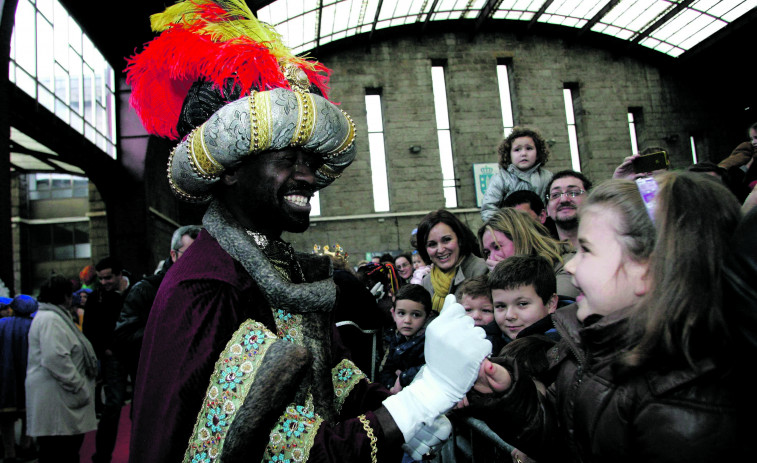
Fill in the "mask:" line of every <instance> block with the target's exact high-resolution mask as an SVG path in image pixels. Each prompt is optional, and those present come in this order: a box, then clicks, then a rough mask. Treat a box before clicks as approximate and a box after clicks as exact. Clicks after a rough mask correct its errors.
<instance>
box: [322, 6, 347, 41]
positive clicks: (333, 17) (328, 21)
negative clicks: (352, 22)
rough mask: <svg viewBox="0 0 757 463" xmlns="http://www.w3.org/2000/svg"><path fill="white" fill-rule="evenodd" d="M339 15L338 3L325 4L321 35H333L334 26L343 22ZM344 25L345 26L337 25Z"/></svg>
mask: <svg viewBox="0 0 757 463" xmlns="http://www.w3.org/2000/svg"><path fill="white" fill-rule="evenodd" d="M339 19H340V18H338V16H337V7H336V5H329V6H324V7H323V10H321V35H331V34H333V33H334V32H335V29H334V26H336V25H337V24H343V22H342V21H339ZM336 27H343V26H336Z"/></svg>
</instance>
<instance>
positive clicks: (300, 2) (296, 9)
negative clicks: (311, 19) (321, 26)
mask: <svg viewBox="0 0 757 463" xmlns="http://www.w3.org/2000/svg"><path fill="white" fill-rule="evenodd" d="M287 3H288V5H287V15H288V16H289V17H290V18H291V17H292V16H299V15H301V14H303V13H305V12H306V11H313V9H314V8H315V2H308V3H311V4H312V5H311V7H310V8H306V7H305V0H287Z"/></svg>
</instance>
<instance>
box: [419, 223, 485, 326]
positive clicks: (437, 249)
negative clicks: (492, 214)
mask: <svg viewBox="0 0 757 463" xmlns="http://www.w3.org/2000/svg"><path fill="white" fill-rule="evenodd" d="M479 252H480V251H479V249H478V241H477V240H476V235H474V234H473V232H472V231H471V230H470V228H468V227H467V226H466V225H465V224H464V223H462V222H461V221H460V219H458V218H457V217H455V215H454V214H452V213H451V212H449V211H446V210H444V209H439V210H438V211H434V212H431V213H429V214H428V215H426V216H425V217H424V218H423V219H422V220H421V223H420V224H419V225H418V254H420V255H421V258H422V259H423V260H424V261H426V262H431V263H432V264H433V267H432V269H431V273H429V274H428V275H426V276H425V277H423V282H422V285H423V287H424V288H426V290H428V292H429V293H431V299H432V308H433V310H434V311H435V312H440V311H441V310H442V306H443V305H444V298H445V297H447V295H448V294H455V291H456V290H457V287H458V286H459V285H460V284H461V283H462V282H463V281H465V279H466V278H470V277H475V276H478V275H484V274H486V273H488V272H489V269H488V268H487V267H486V262H484V260H483V259H481V257H480V256H479Z"/></svg>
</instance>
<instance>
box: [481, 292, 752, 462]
mask: <svg viewBox="0 0 757 463" xmlns="http://www.w3.org/2000/svg"><path fill="white" fill-rule="evenodd" d="M576 310H577V307H576V306H575V305H572V306H568V307H565V308H563V309H561V310H558V311H557V312H556V313H555V314H554V315H553V320H554V322H555V326H556V328H557V330H558V331H559V332H560V335H561V336H562V339H561V341H560V342H559V343H558V344H557V347H556V348H554V349H552V351H550V355H551V357H552V358H551V359H550V360H551V364H552V367H551V370H550V373H551V374H552V375H553V382H552V383H551V385H549V387H548V389H547V394H546V395H543V394H540V393H538V392H537V390H536V388H535V386H534V383H533V381H531V380H530V378H528V377H521V375H520V374H519V372H518V371H517V370H518V369H517V367H516V366H514V365H507V368H508V369H509V370H510V371H511V373H512V374H513V377H514V383H513V386H512V387H511V388H510V389H508V390H507V391H505V393H504V394H503V395H502V396H500V397H499V398H496V399H495V400H494V402H492V398H491V396H489V398H488V400H489V403H488V404H486V405H488V407H485V408H482V411H481V415H482V418H483V419H485V421H486V422H487V424H489V426H490V427H491V428H492V429H493V430H494V431H495V432H497V433H498V434H499V435H500V436H501V437H502V438H503V439H504V440H505V441H507V442H509V443H510V444H512V445H514V446H515V447H517V448H518V449H520V450H522V451H523V452H525V453H526V454H527V455H529V456H530V457H533V458H535V459H536V460H537V461H578V462H634V463H637V462H682V461H686V462H711V461H748V460H749V458H750V457H753V456H754V454H753V453H750V452H753V451H754V449H753V448H751V449H750V448H749V447H750V446H753V440H754V439H753V438H750V439H746V438H745V435H747V434H748V430H749V429H751V428H750V423H751V425H752V426H753V421H751V420H750V421H746V418H747V413H742V412H744V411H745V410H748V409H750V408H751V407H753V404H754V400H753V399H752V398H751V395H750V396H746V395H745V394H744V393H743V391H742V390H741V389H742V388H744V387H745V386H746V384H747V383H746V382H744V381H743V379H742V378H736V377H735V375H734V373H733V370H731V369H730V365H718V364H716V363H715V362H714V361H713V360H712V359H703V360H701V361H700V362H699V363H698V365H697V366H698V370H697V371H695V370H693V369H691V368H690V367H688V366H680V367H675V366H669V368H667V370H666V371H658V370H651V369H648V370H643V371H636V372H628V371H621V370H620V369H619V368H617V367H616V366H615V364H614V363H613V360H615V359H616V357H617V355H618V350H619V349H618V339H619V338H620V336H621V334H622V333H623V332H624V330H625V329H626V323H625V320H624V319H623V318H622V314H619V313H615V314H611V315H608V316H606V317H604V318H600V319H599V320H598V321H596V322H595V323H593V324H589V325H588V326H583V325H582V324H581V322H579V321H578V319H577V318H576ZM480 400H481V398H480V397H474V402H476V401H480ZM478 405H479V407H480V405H481V403H480V402H479V403H478ZM487 408H488V410H487ZM505 417H506V418H505ZM749 418H751V417H749Z"/></svg>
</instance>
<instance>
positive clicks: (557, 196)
mask: <svg viewBox="0 0 757 463" xmlns="http://www.w3.org/2000/svg"><path fill="white" fill-rule="evenodd" d="M584 193H586V191H584V190H568V191H555V192H554V193H547V201H552V200H553V199H560V198H562V197H563V196H568V197H570V198H575V197H576V196H581V195H582V194H584Z"/></svg>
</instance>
